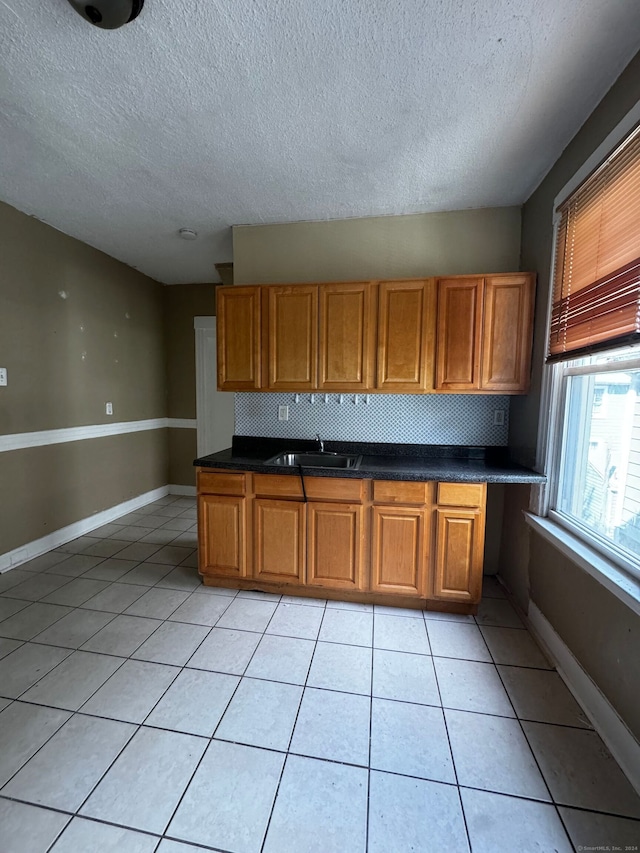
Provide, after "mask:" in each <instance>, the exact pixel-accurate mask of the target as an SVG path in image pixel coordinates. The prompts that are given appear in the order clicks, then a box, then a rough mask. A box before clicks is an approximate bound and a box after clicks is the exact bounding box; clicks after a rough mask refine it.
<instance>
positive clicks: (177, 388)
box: [163, 284, 216, 486]
mask: <svg viewBox="0 0 640 853" xmlns="http://www.w3.org/2000/svg"><path fill="white" fill-rule="evenodd" d="M163 303H164V329H165V341H166V378H167V408H168V415H169V417H170V418H195V416H196V356H195V334H194V331H193V318H194V317H209V316H213V315H215V313H216V285H215V284H174V285H170V286H168V287H165V288H164V291H163ZM196 456H197V452H196V430H195V429H170V430H169V482H170V483H171V484H172V485H180V486H193V485H195V472H194V468H193V460H194V458H195V457H196Z"/></svg>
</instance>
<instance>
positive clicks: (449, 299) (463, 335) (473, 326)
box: [436, 278, 483, 392]
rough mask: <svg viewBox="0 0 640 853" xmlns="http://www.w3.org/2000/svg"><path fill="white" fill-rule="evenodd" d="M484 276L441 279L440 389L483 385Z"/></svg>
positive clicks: (437, 367) (438, 336) (438, 357)
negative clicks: (481, 379)
mask: <svg viewBox="0 0 640 853" xmlns="http://www.w3.org/2000/svg"><path fill="white" fill-rule="evenodd" d="M482 292H483V279H482V278H450V279H446V278H441V279H439V281H438V331H437V354H436V390H438V391H456V392H459V391H474V390H478V389H479V388H480V351H481V334H482Z"/></svg>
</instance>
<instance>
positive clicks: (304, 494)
mask: <svg viewBox="0 0 640 853" xmlns="http://www.w3.org/2000/svg"><path fill="white" fill-rule="evenodd" d="M298 472H299V474H300V484H301V485H302V496H303V498H304V502H305V503H308V501H307V490H306V489H305V487H304V477H303V475H302V465H300V463H298Z"/></svg>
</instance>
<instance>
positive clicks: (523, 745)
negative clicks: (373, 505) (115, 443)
mask: <svg viewBox="0 0 640 853" xmlns="http://www.w3.org/2000/svg"><path fill="white" fill-rule="evenodd" d="M195 546H196V527H195V503H194V500H193V499H192V498H175V497H167V498H163V499H162V500H160V501H157V502H156V503H154V504H152V505H150V506H147V507H144V508H143V509H141V510H138V511H137V512H133V513H130V514H128V515H127V516H126V517H123V518H121V519H119V520H118V521H116V522H114V523H111V524H107V525H105V527H103V528H101V529H100V530H95V531H93V532H92V533H91V534H89V535H87V536H82V537H80V538H79V539H77V540H75V542H70V543H69V544H68V545H65V546H63V547H62V548H59V549H57V550H56V551H52V552H50V553H49V554H45V555H43V556H42V557H38V558H37V559H35V560H32V561H31V563H29V564H27V565H24V566H21V567H20V568H19V569H14V570H13V571H11V572H7V573H5V574H3V575H1V576H0V839H1V840H0V849H1V851H2V853H49V851H50V853H197V851H198V850H200V851H204V850H219V851H229V853H261V851H264V853H315V852H316V851H317V853H364V851H369V852H370V853H402V851H425V853H429V851H438V853H441V852H442V851H444V850H446V851H452V853H458V851H469V850H471V851H473V853H503V851H504V853H512V851H515V850H518V851H533V850H538V851H552V850H554V851H558V853H564V851H571V850H572V849H580V846H582V847H584V848H585V849H586V848H588V847H597V846H598V845H611V847H613V845H618V846H619V847H621V848H622V849H624V847H625V846H633V845H638V844H639V843H640V798H638V796H637V795H636V794H635V793H634V791H633V790H632V788H631V786H630V785H629V783H628V782H627V780H626V778H625V777H624V776H623V774H622V773H621V771H620V770H619V768H618V766H617V765H616V763H615V762H614V761H613V759H612V758H611V757H610V756H609V754H608V753H607V751H606V749H605V748H604V746H603V744H602V742H601V740H600V738H599V737H598V736H597V735H596V733H595V732H594V731H593V729H592V728H591V726H590V724H589V721H588V719H587V718H586V716H585V715H584V713H583V712H582V710H581V709H580V708H579V707H578V705H577V704H576V703H575V701H574V700H573V698H572V697H571V695H570V694H569V692H568V690H567V689H566V687H565V686H564V684H563V682H562V681H561V680H560V678H559V676H558V675H557V673H556V672H554V671H553V669H552V668H551V667H550V666H549V664H548V662H547V661H546V659H545V657H544V655H543V654H542V653H541V652H540V650H539V649H538V647H537V646H536V644H535V643H534V641H533V640H532V639H531V637H530V636H529V634H528V633H527V631H526V630H525V628H524V625H523V624H522V623H521V622H520V619H519V618H518V615H517V614H516V612H515V611H514V610H513V608H512V607H511V605H510V604H509V602H508V601H507V600H506V598H505V597H504V595H503V592H502V589H501V587H500V585H499V584H498V583H496V581H495V580H494V579H487V580H486V583H485V593H484V594H485V598H484V600H483V604H482V606H481V608H480V612H479V614H478V616H477V618H473V617H465V616H443V615H440V614H437V613H432V614H430V613H426V614H423V613H421V612H420V611H412V610H403V609H397V608H390V607H371V606H367V605H358V604H348V603H342V602H331V601H329V602H325V601H323V600H320V599H296V598H294V597H291V596H283V597H282V598H280V597H279V596H271V595H264V594H262V593H259V592H239V593H237V594H236V592H235V591H233V590H225V589H214V588H210V587H209V588H206V587H203V586H202V585H201V583H200V581H199V578H198V575H197V571H196V568H195V567H196V565H197V561H196V552H195Z"/></svg>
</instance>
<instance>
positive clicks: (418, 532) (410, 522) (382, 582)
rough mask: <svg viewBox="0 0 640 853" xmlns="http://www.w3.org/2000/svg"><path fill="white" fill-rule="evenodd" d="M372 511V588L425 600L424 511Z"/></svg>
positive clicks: (381, 508) (385, 508) (386, 508)
mask: <svg viewBox="0 0 640 853" xmlns="http://www.w3.org/2000/svg"><path fill="white" fill-rule="evenodd" d="M371 512H372V516H371V528H372V529H371V572H372V574H371V589H372V590H374V591H375V592H390V593H394V594H398V595H414V596H418V597H419V598H424V597H425V596H426V594H427V577H428V568H429V567H428V564H427V548H426V543H427V535H426V530H427V512H426V510H424V509H421V508H419V507H406V506H405V507H397V506H374V507H372V510H371Z"/></svg>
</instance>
